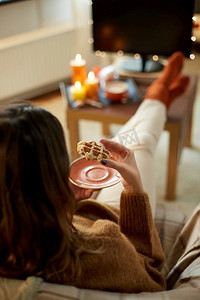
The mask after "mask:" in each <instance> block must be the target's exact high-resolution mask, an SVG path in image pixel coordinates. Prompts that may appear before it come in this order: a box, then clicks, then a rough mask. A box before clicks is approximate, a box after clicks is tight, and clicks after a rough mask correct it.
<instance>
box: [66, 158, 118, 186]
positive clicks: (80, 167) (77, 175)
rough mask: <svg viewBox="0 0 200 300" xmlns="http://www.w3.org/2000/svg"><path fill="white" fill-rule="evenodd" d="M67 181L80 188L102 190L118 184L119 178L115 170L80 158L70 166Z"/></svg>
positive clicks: (94, 161)
mask: <svg viewBox="0 0 200 300" xmlns="http://www.w3.org/2000/svg"><path fill="white" fill-rule="evenodd" d="M69 179H70V181H71V182H72V183H74V184H75V185H78V186H80V187H82V188H87V189H102V188H105V187H109V186H112V185H114V184H116V183H118V182H119V181H120V180H121V176H120V174H119V172H117V171H116V170H114V169H110V168H107V167H106V166H103V165H102V164H101V163H100V162H98V161H96V160H86V159H85V157H81V158H78V159H77V160H75V161H74V162H73V163H72V164H71V167H70V178H69Z"/></svg>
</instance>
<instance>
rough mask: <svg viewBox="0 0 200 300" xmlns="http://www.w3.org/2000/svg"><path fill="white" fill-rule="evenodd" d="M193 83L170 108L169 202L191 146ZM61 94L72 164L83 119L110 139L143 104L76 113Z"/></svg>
mask: <svg viewBox="0 0 200 300" xmlns="http://www.w3.org/2000/svg"><path fill="white" fill-rule="evenodd" d="M189 76H190V83H189V86H188V87H187V89H186V91H185V92H184V94H182V95H181V96H180V97H178V98H177V99H176V101H174V102H173V104H172V105H171V107H170V110H169V112H168V116H167V122H166V126H165V130H167V131H169V149H168V153H169V155H168V167H167V180H166V181H167V182H166V194H165V197H166V199H167V200H174V199H175V198H176V181H177V167H178V162H179V159H180V155H181V151H182V149H183V147H184V146H185V145H186V146H190V143H191V126H192V109H193V103H194V100H195V94H196V87H197V75H196V74H189ZM60 89H61V94H62V96H63V99H64V102H65V104H66V118H67V126H68V130H69V141H70V150H71V151H70V153H72V157H71V158H72V160H74V159H75V158H77V157H78V156H79V155H78V154H77V151H76V147H77V142H78V141H79V140H80V137H79V121H80V120H81V119H84V120H91V121H99V122H100V123H101V124H102V135H104V136H109V135H110V131H109V126H110V125H111V124H122V125H123V124H125V123H126V122H127V121H128V120H129V119H130V117H131V116H132V115H134V114H135V112H136V110H137V108H138V106H139V103H131V104H113V105H111V106H108V107H104V108H94V107H83V108H80V109H72V108H70V107H69V106H68V105H67V99H66V97H65V96H66V95H65V93H64V90H63V87H62V86H61V85H60Z"/></svg>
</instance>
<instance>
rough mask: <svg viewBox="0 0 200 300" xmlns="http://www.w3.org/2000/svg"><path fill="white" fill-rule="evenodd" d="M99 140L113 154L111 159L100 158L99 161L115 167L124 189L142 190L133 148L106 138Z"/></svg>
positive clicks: (136, 191) (139, 191)
mask: <svg viewBox="0 0 200 300" xmlns="http://www.w3.org/2000/svg"><path fill="white" fill-rule="evenodd" d="M100 142H101V143H102V144H103V145H104V147H105V148H106V149H107V150H109V151H110V152H111V154H112V156H113V160H111V159H108V160H102V161H101V163H102V164H103V165H106V167H109V168H114V169H116V170H117V171H118V172H119V173H120V174H121V176H122V184H123V186H124V189H125V191H128V192H133V193H141V192H144V190H143V186H142V180H141V177H140V173H139V170H138V167H137V164H136V161H135V156H134V152H133V150H130V149H129V148H126V147H125V146H123V145H121V144H119V143H116V142H113V141H109V140H106V139H101V140H100Z"/></svg>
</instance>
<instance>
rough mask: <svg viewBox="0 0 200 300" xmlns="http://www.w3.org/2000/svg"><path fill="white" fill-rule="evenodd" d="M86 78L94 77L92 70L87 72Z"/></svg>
mask: <svg viewBox="0 0 200 300" xmlns="http://www.w3.org/2000/svg"><path fill="white" fill-rule="evenodd" d="M88 78H89V79H94V78H95V75H94V72H92V71H91V72H89V73H88Z"/></svg>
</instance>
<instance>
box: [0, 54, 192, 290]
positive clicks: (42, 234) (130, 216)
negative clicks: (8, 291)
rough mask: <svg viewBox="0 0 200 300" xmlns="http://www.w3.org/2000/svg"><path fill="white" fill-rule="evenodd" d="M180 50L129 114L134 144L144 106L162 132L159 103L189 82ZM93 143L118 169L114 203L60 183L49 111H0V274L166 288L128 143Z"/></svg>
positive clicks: (58, 137) (65, 171) (61, 151)
mask: <svg viewBox="0 0 200 300" xmlns="http://www.w3.org/2000/svg"><path fill="white" fill-rule="evenodd" d="M183 58H184V57H183V55H182V54H181V53H180V52H178V53H175V55H173V56H172V57H171V58H170V60H169V62H168V65H167V66H166V67H165V69H164V71H163V74H162V76H161V78H160V79H158V80H157V81H156V82H155V83H154V84H153V85H152V86H151V87H150V88H149V90H148V91H147V94H146V99H149V100H145V101H144V102H143V104H142V105H141V108H140V110H139V112H138V113H137V114H136V115H135V116H136V117H135V118H134V120H136V119H137V122H136V123H137V124H138V126H139V127H137V128H138V129H139V132H138V134H139V137H140V138H141V141H142V144H143V143H144V142H145V139H144V140H143V132H145V130H148V128H146V129H145V130H144V128H143V129H142V130H140V129H141V128H140V124H142V123H143V121H142V112H144V111H145V109H146V108H145V107H151V106H152V107H153V110H154V111H156V114H157V117H158V120H159V119H160V115H162V118H161V119H160V121H159V122H160V124H157V126H156V128H159V130H158V131H159V132H161V131H162V127H163V124H164V119H165V114H166V108H167V107H168V106H169V105H170V103H171V102H172V101H173V99H174V98H175V97H176V96H177V95H179V94H180V93H182V92H183V90H184V89H185V87H186V85H187V83H188V78H187V77H185V76H180V75H179V73H180V71H181V68H182V64H183ZM152 99H154V100H152ZM155 99H158V100H156V101H155ZM154 117H155V115H154ZM149 119H151V122H150V123H152V122H154V121H153V120H152V119H153V118H151V117H149ZM128 126H129V125H128ZM148 126H149V125H148ZM151 128H152V126H150V127H149V129H151ZM158 137H159V136H158V134H157V135H156V138H155V142H154V144H156V141H157V139H158ZM101 142H102V143H103V144H104V145H105V147H106V148H107V149H108V150H110V151H111V153H112V155H113V157H114V160H107V161H105V160H104V161H102V162H101V163H102V164H104V165H105V164H106V165H107V166H108V167H113V168H115V169H117V170H118V171H119V172H120V174H121V176H122V184H123V189H124V190H123V191H122V193H121V198H120V208H116V207H114V206H110V205H108V204H106V203H100V202H98V201H95V200H91V199H87V198H89V197H90V196H91V191H90V190H84V189H81V188H77V187H75V186H73V185H72V184H70V183H69V179H68V177H69V159H68V154H67V149H66V146H65V139H64V134H63V130H62V127H61V125H60V123H59V121H58V120H57V119H56V117H54V116H53V115H52V114H50V113H49V112H47V111H45V110H44V109H42V108H38V107H34V106H32V105H30V104H28V103H22V104H18V105H12V106H10V107H7V108H6V109H4V110H3V111H2V112H1V113H0V214H1V216H0V217H1V219H0V276H4V277H9V278H23V279H24V278H26V277H27V276H40V277H43V278H44V279H45V280H46V281H49V282H56V283H62V284H69V285H74V286H77V287H81V288H91V289H100V290H109V291H120V292H141V291H152V292H153V291H161V290H164V289H165V288H166V286H165V280H164V278H163V277H162V275H161V273H160V267H161V265H162V263H163V261H164V253H163V251H162V247H161V244H160V240H159V237H158V234H157V231H156V228H155V224H154V221H153V217H152V210H151V205H150V202H149V199H148V195H147V194H146V193H145V192H144V188H143V183H142V179H141V176H140V172H139V170H138V166H137V164H136V160H135V157H134V151H133V150H132V149H128V148H126V147H124V146H123V145H120V144H119V143H116V142H113V141H108V140H101ZM147 144H148V141H147ZM149 145H150V148H151V147H153V146H152V143H149ZM142 151H143V150H142ZM101 193H103V191H102V192H100V194H99V198H100V197H101V198H102V195H103V194H101ZM118 197H119V195H118ZM83 199H85V200H83ZM108 200H109V199H108ZM106 201H107V199H104V202H106ZM101 202H102V199H101Z"/></svg>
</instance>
